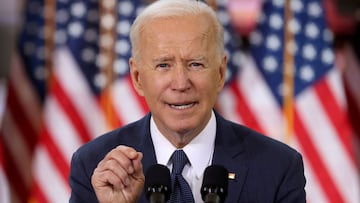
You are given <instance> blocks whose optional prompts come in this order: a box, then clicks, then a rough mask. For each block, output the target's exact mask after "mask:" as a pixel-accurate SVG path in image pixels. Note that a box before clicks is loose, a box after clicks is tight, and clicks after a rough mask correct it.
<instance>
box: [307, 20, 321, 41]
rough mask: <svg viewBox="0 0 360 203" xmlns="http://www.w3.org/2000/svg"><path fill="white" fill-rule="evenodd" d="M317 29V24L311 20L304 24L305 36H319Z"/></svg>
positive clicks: (313, 37)
mask: <svg viewBox="0 0 360 203" xmlns="http://www.w3.org/2000/svg"><path fill="white" fill-rule="evenodd" d="M319 32H320V31H319V29H318V28H317V26H316V25H315V23H313V22H309V23H308V24H306V26H305V34H306V36H308V37H310V38H312V39H315V38H318V37H319Z"/></svg>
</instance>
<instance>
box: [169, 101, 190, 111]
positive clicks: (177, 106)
mask: <svg viewBox="0 0 360 203" xmlns="http://www.w3.org/2000/svg"><path fill="white" fill-rule="evenodd" d="M195 105H196V103H195V102H192V103H186V104H169V106H170V107H171V108H173V109H177V110H185V109H189V108H191V107H193V106H195Z"/></svg>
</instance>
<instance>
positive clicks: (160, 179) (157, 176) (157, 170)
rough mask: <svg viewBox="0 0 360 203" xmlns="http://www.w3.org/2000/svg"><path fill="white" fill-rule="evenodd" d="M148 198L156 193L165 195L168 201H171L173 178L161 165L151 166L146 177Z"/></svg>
mask: <svg viewBox="0 0 360 203" xmlns="http://www.w3.org/2000/svg"><path fill="white" fill-rule="evenodd" d="M145 190H146V198H147V199H148V200H149V198H150V195H151V194H152V193H154V192H156V193H163V194H164V195H165V199H166V201H167V200H169V199H170V193H171V177H170V170H169V169H168V168H167V167H166V166H164V165H161V164H155V165H152V166H150V168H149V169H148V170H147V172H146V175H145Z"/></svg>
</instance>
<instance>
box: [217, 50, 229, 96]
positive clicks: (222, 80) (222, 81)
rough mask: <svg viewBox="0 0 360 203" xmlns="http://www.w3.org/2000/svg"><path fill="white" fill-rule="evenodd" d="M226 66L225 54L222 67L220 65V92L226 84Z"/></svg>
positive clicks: (221, 63)
mask: <svg viewBox="0 0 360 203" xmlns="http://www.w3.org/2000/svg"><path fill="white" fill-rule="evenodd" d="M226 67H227V56H226V54H224V56H223V57H222V59H221V62H220V67H219V82H218V88H217V90H218V92H220V91H221V90H222V89H223V87H224V85H225V77H226Z"/></svg>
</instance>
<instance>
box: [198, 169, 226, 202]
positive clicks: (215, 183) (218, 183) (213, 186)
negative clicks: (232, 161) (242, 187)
mask: <svg viewBox="0 0 360 203" xmlns="http://www.w3.org/2000/svg"><path fill="white" fill-rule="evenodd" d="M227 191H228V170H227V169H226V168H224V167H223V166H221V165H211V166H208V167H207V168H206V169H205V172H204V177H203V182H202V186H201V191H200V192H201V197H202V199H203V200H204V201H206V200H205V198H206V196H207V195H208V194H210V193H212V194H216V195H218V196H219V197H220V202H224V201H225V198H226V195H227Z"/></svg>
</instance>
